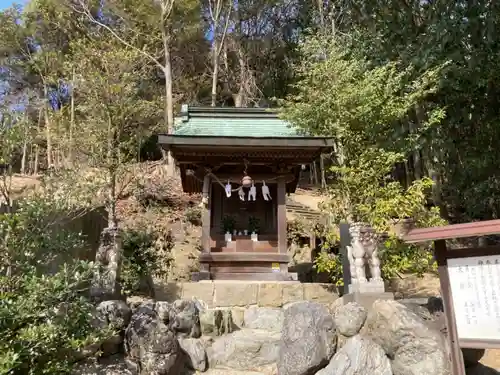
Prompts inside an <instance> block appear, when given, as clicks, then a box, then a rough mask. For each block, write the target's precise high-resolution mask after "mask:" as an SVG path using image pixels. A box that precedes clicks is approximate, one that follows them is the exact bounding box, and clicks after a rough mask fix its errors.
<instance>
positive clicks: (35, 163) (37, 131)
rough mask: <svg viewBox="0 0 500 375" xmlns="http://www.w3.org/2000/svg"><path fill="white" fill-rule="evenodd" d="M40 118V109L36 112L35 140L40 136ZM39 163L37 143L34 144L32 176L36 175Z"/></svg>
mask: <svg viewBox="0 0 500 375" xmlns="http://www.w3.org/2000/svg"><path fill="white" fill-rule="evenodd" d="M42 116H43V108H40V111H39V112H38V122H37V125H36V135H37V138H38V136H39V134H40V125H41V124H42ZM39 162H40V146H39V145H38V141H37V142H35V161H34V165H33V174H34V175H37V174H38V164H39Z"/></svg>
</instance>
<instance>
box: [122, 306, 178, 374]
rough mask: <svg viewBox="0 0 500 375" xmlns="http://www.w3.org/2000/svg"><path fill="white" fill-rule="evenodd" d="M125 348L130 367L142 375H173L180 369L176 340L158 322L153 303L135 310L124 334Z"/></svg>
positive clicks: (159, 321) (162, 323)
mask: <svg viewBox="0 0 500 375" xmlns="http://www.w3.org/2000/svg"><path fill="white" fill-rule="evenodd" d="M125 348H126V353H127V355H128V359H129V360H130V362H131V364H135V365H136V367H137V369H138V372H140V373H141V374H144V375H146V374H157V375H167V374H172V373H175V371H177V370H176V369H177V368H178V366H180V364H179V361H178V359H179V343H178V342H177V338H176V336H175V334H174V333H173V332H172V331H171V330H170V329H169V328H168V326H167V325H166V324H165V323H164V322H163V321H162V319H160V317H159V315H158V313H157V312H156V311H155V308H154V304H153V303H145V304H143V305H141V306H140V307H139V308H138V309H137V310H136V311H134V313H133V315H132V318H131V321H130V325H129V326H128V328H127V330H126V331H125Z"/></svg>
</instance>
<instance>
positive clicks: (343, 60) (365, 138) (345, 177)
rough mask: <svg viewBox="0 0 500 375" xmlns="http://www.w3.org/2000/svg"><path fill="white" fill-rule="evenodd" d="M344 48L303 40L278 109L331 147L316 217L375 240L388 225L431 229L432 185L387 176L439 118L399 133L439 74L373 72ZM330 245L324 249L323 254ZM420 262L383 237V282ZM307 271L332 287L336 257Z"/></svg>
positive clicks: (438, 112)
mask: <svg viewBox="0 0 500 375" xmlns="http://www.w3.org/2000/svg"><path fill="white" fill-rule="evenodd" d="M345 42H346V41H345V40H340V39H335V38H330V39H328V38H326V39H324V40H321V39H320V38H311V39H309V40H307V41H306V43H304V44H303V46H302V51H303V54H302V56H303V59H302V62H301V64H300V65H299V66H298V68H297V69H298V73H299V76H300V80H299V83H298V84H297V86H296V89H297V94H296V95H295V96H293V97H290V98H289V99H288V101H286V102H283V105H284V108H283V116H284V117H285V118H286V119H288V120H290V121H291V122H292V123H293V124H296V125H297V126H298V127H300V128H301V129H302V130H303V131H304V132H305V133H308V134H314V135H322V136H328V137H332V138H334V139H335V142H336V155H335V156H336V159H335V160H334V161H333V166H332V167H331V168H330V173H331V174H332V177H333V178H332V179H331V183H330V184H329V185H328V187H327V192H328V195H329V199H328V200H327V201H326V202H325V203H324V204H323V206H322V209H323V210H324V211H326V212H327V213H328V215H329V217H330V221H331V223H332V224H333V225H335V224H338V223H340V222H342V221H348V222H364V223H367V224H369V225H371V226H373V227H374V228H375V229H376V230H378V231H379V232H389V231H390V230H391V227H392V226H393V225H394V223H395V222H397V221H398V220H402V219H407V218H412V219H413V220H414V221H415V222H416V224H417V225H418V226H425V225H430V224H436V223H439V222H440V216H439V211H438V210H436V209H433V210H429V209H427V208H426V204H427V199H428V195H429V192H430V191H431V188H432V187H433V181H432V180H431V179H430V178H421V179H417V180H414V181H413V182H411V183H408V184H407V186H404V185H403V184H402V183H401V182H400V181H399V180H395V179H394V178H393V176H392V172H393V171H394V168H395V166H396V165H397V164H402V163H404V162H405V161H406V160H407V159H408V157H409V155H410V153H411V152H412V151H413V150H414V147H415V145H416V144H418V142H419V141H420V139H421V137H422V134H424V133H425V132H427V131H428V130H429V129H430V128H432V127H435V126H437V125H438V124H439V123H440V121H441V120H442V119H443V118H444V110H443V109H442V108H439V107H434V108H431V109H430V110H429V111H428V113H427V115H426V117H425V120H424V121H423V122H422V123H421V124H420V128H419V129H418V131H409V130H408V129H406V130H405V126H404V124H405V123H407V122H409V121H412V115H413V113H414V110H415V108H416V107H417V106H419V105H420V104H421V103H423V102H424V101H425V100H426V99H427V98H428V97H429V95H431V94H433V93H435V92H436V90H437V87H438V78H439V74H440V71H441V69H442V66H439V67H437V68H434V69H429V70H426V71H423V72H420V73H418V74H417V72H416V71H415V70H414V68H413V67H412V66H410V65H408V66H406V67H405V66H403V65H402V64H401V63H400V62H397V61H394V62H391V61H389V62H386V63H384V64H379V65H373V64H372V63H371V62H370V61H369V60H368V59H366V58H364V57H361V56H360V55H358V54H356V53H354V52H353V50H350V49H349V48H348V47H346V45H348V43H345ZM396 128H400V129H402V131H399V132H397V131H396V132H395V129H396ZM334 233H335V230H327V231H326V232H325V233H323V235H324V236H325V237H327V236H328V235H330V237H331V239H333V240H334V236H332V235H333V234H334ZM330 242H331V241H325V247H324V251H326V249H328V248H329V247H330V246H331V244H330ZM427 255H428V254H427V253H426V252H425V251H424V252H421V251H415V247H409V246H406V245H404V244H402V243H400V241H397V240H396V239H395V238H392V237H391V239H390V240H389V241H387V242H386V244H385V246H384V249H383V250H381V257H382V259H383V261H384V263H383V264H384V267H383V271H384V274H385V276H386V277H392V276H394V275H395V274H397V273H398V272H417V273H422V272H425V271H426V270H430V269H431V268H432V267H431V261H430V259H429V257H428V256H427ZM315 266H316V269H318V270H323V271H326V272H329V273H330V274H331V275H332V277H333V278H334V280H335V281H336V282H338V280H339V277H340V276H339V275H341V273H340V272H341V269H340V268H341V267H340V261H339V259H338V257H334V256H332V255H330V254H328V253H327V252H324V253H321V254H320V256H319V257H318V259H317V260H316V262H315Z"/></svg>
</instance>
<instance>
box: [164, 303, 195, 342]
mask: <svg viewBox="0 0 500 375" xmlns="http://www.w3.org/2000/svg"><path fill="white" fill-rule="evenodd" d="M200 307H201V306H200V305H199V304H198V303H197V301H194V300H177V301H175V302H173V303H172V305H171V308H170V321H169V327H170V329H171V330H172V331H173V332H175V333H176V334H177V335H179V336H181V337H194V338H198V337H200V336H201V331H200V316H199V314H200Z"/></svg>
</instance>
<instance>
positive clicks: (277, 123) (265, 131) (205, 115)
mask: <svg viewBox="0 0 500 375" xmlns="http://www.w3.org/2000/svg"><path fill="white" fill-rule="evenodd" d="M174 135H183V136H213V137H256V138H258V137H277V138H279V137H281V138H286V137H301V135H300V134H299V133H298V131H297V130H296V129H295V128H293V127H292V126H291V125H289V123H288V122H286V121H284V120H281V119H279V118H278V116H277V113H276V111H272V110H269V109H266V108H229V107H222V108H220V107H219V108H217V107H215V108H214V107H208V108H203V107H188V106H185V105H184V106H182V111H181V114H180V116H179V117H177V118H176V126H175V129H174Z"/></svg>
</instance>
